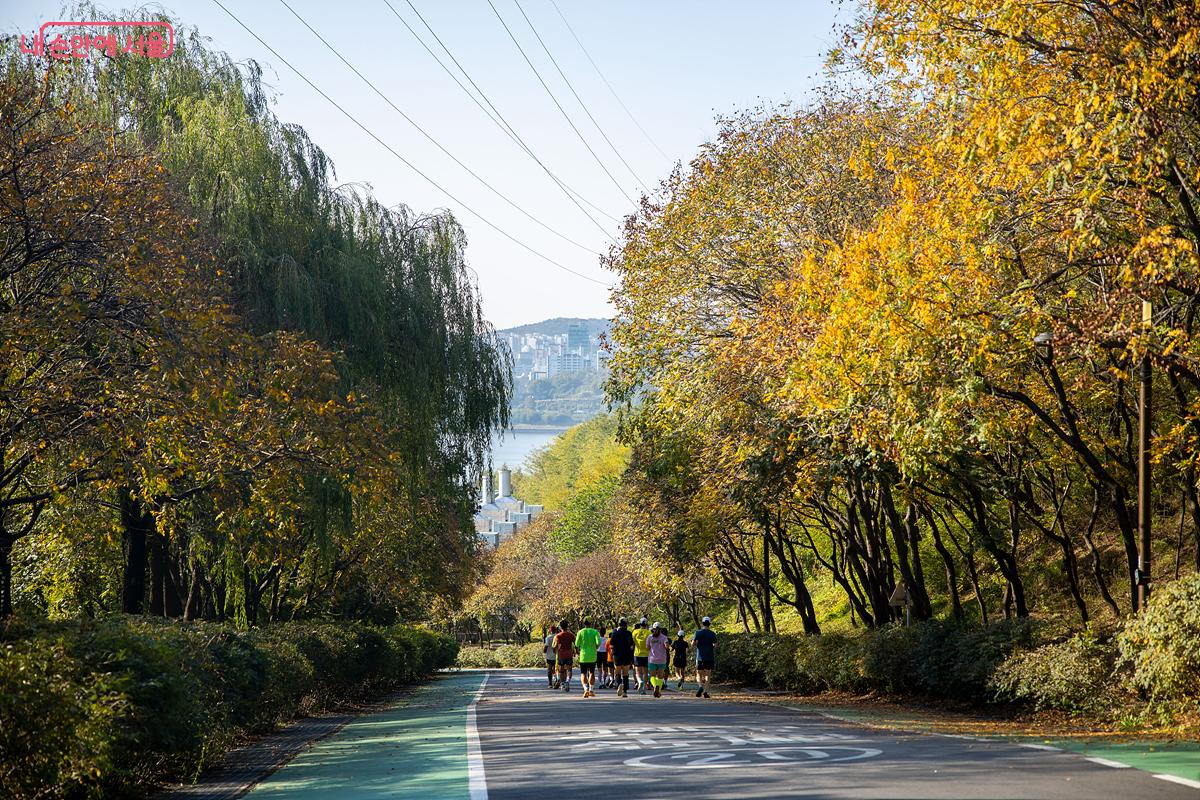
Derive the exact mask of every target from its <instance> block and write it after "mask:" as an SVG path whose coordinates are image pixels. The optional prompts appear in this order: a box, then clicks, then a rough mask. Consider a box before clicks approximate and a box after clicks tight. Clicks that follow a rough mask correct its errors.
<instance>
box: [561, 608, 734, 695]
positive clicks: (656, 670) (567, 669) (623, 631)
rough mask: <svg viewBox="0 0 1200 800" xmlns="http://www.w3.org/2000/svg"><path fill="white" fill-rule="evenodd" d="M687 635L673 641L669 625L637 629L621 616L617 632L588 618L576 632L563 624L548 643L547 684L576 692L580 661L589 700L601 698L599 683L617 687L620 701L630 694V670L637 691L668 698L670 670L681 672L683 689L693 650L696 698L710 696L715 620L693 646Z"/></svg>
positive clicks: (706, 622) (640, 624) (642, 622)
mask: <svg viewBox="0 0 1200 800" xmlns="http://www.w3.org/2000/svg"><path fill="white" fill-rule="evenodd" d="M685 635H686V634H685V633H684V632H683V631H682V630H680V631H679V632H678V633H676V635H675V638H674V639H672V638H671V636H670V634H669V633H667V630H666V628H664V627H663V625H661V624H660V623H658V622H655V623H654V624H653V625H651V624H650V623H649V621H647V619H646V618H645V617H642V618H641V619H639V620H638V621H637V622H636V623H635V624H634V626H633V628H632V629H631V628H630V627H629V622H628V620H626V619H625V617H621V619H620V620H618V621H617V627H615V628H613V629H612V631H611V632H608V631H607V630H606V629H605V628H603V627H601V628H593V627H592V622H591V620H587V619H585V620H584V621H583V625H582V627H580V629H579V630H578V631H572V630H571V627H570V624H569V623H568V621H567V620H563V621H562V622H561V623H560V624H558V625H552V626H551V627H550V632H549V633H548V634H547V635H546V638H545V639H544V640H543V643H542V645H543V651H544V653H545V656H546V686H547V688H549V689H561V690H562V691H564V692H569V691H571V678H572V677H573V675H574V672H575V665H576V663H578V665H579V682H580V683H581V684H582V686H583V696H584V697H595V696H596V687H597V681H599V686H600V688H603V689H612V688H615V689H616V690H617V697H625V696H627V695H628V694H629V691H630V690H629V677H630V670H632V671H633V677H634V681H635V687H634V691H636V692H637V693H638V694H646V692H647V689H648V688H653V691H654V696H655V697H662V690H663V688H664V687H665V686H666V684H667V681H668V680H669V679H670V675H669V672H668V671H669V670H670V669H673V670H674V673H675V675H674V676H675V680H676V682H677V683H676V689H682V688H683V682H684V680H685V678H686V673H687V665H688V657H687V654H688V648H689V646H690V647H691V648H693V649H694V650H695V653H696V697H708V696H709V695H708V683H709V680H710V679H711V678H712V671H713V667H714V665H715V662H716V648H717V634H716V633H715V632H714V631H713V630H712V620H711V619H710V618H708V617H705V618H704V619H703V620H702V621H701V623H700V628H699V629H698V630H697V631H696V632H695V633H693V634H692V637H691V641H690V642H689V641H688V640H687V639H685ZM597 675H599V678H597Z"/></svg>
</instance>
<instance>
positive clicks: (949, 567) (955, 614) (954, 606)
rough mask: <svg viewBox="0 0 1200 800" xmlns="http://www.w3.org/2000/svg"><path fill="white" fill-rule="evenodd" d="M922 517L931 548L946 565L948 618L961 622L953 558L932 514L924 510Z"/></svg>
mask: <svg viewBox="0 0 1200 800" xmlns="http://www.w3.org/2000/svg"><path fill="white" fill-rule="evenodd" d="M924 515H925V521H926V522H928V523H929V530H930V532H931V533H932V534H933V547H934V549H936V550H937V552H938V555H939V556H941V557H942V563H943V564H945V565H946V587H947V589H948V590H949V591H950V616H951V617H952V618H954V619H956V620H961V619H963V617H964V616H965V615H964V614H963V607H962V598H961V597H960V596H959V594H958V569H957V567H955V565H954V556H953V555H952V554H951V553H950V551H949V550H948V549H946V545H945V543H943V542H942V535H941V533H940V532H939V531H938V526H937V523H936V522H935V521H934V519H933V513H932V512H931V511H929V509H928V508H926V509H924Z"/></svg>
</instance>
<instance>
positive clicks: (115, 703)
mask: <svg viewBox="0 0 1200 800" xmlns="http://www.w3.org/2000/svg"><path fill="white" fill-rule="evenodd" d="M457 650H458V645H457V643H456V642H455V641H454V640H453V639H451V638H449V637H446V636H442V635H440V634H434V633H431V632H429V631H425V630H421V629H417V628H409V627H400V626H397V627H390V628H376V627H371V626H367V625H362V624H358V623H338V624H333V623H323V624H315V623H314V624H309V623H281V624H276V625H272V626H270V627H269V628H265V629H256V630H250V631H237V630H234V629H232V628H230V627H227V626H223V625H218V624H210V623H189V624H180V623H178V622H174V621H170V622H167V621H163V622H155V621H151V620H147V619H144V618H139V617H119V616H118V617H112V618H109V619H104V620H100V621H95V622H82V623H80V622H71V623H38V624H27V623H22V622H19V621H10V622H9V623H7V624H6V625H5V626H4V627H2V628H0V786H3V787H4V791H3V792H2V794H3V795H4V796H5V797H13V798H32V797H81V796H85V797H127V796H139V795H144V794H146V793H148V792H150V791H152V790H153V789H154V787H155V786H156V785H159V784H161V783H163V782H164V781H167V780H172V779H174V780H179V779H183V780H189V779H193V778H194V777H195V776H196V775H197V774H198V773H199V772H200V770H201V769H202V768H204V767H205V766H206V765H207V764H209V763H211V762H213V761H214V760H215V759H217V758H218V757H219V756H220V755H221V754H222V753H223V752H225V751H226V750H227V749H228V748H229V747H231V746H232V745H233V744H234V743H236V742H237V741H238V740H239V739H240V738H242V737H245V736H246V735H249V734H258V733H263V732H267V731H270V730H273V729H274V728H275V727H277V726H278V725H279V724H281V723H283V722H286V721H288V720H290V719H293V718H295V717H297V716H304V715H309V714H314V713H318V712H321V711H325V710H327V709H331V708H335V707H337V706H339V705H341V704H344V703H354V702H362V701H365V700H369V699H371V698H375V697H379V696H381V695H383V694H385V693H387V692H388V691H390V690H393V689H395V688H398V687H400V686H403V685H406V684H411V683H413V682H416V681H419V680H422V679H424V678H427V677H428V676H430V675H431V674H432V673H434V672H435V671H437V670H439V669H444V668H446V667H449V666H450V665H452V664H453V663H454V659H455V656H456V655H457ZM12 720H16V721H18V724H16V725H14V724H11V723H10V721H12Z"/></svg>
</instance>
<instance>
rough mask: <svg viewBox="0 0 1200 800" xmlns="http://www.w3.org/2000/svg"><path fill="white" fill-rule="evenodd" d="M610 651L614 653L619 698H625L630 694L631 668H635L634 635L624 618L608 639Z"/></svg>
mask: <svg viewBox="0 0 1200 800" xmlns="http://www.w3.org/2000/svg"><path fill="white" fill-rule="evenodd" d="M608 649H609V650H610V651H611V652H612V659H613V668H614V669H615V670H616V673H617V697H624V696H625V695H627V694H628V693H629V668H630V667H631V666H633V634H632V633H630V632H629V622H628V620H626V619H625V618H624V617H621V619H620V621H619V622H618V623H617V627H616V628H615V629H614V630H613V632H612V635H611V636H609V637H608Z"/></svg>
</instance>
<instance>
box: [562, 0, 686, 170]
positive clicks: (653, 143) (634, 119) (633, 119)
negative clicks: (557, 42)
mask: <svg viewBox="0 0 1200 800" xmlns="http://www.w3.org/2000/svg"><path fill="white" fill-rule="evenodd" d="M550 5H552V6H554V10H555V11H557V12H558V18H559V19H561V20H562V21H563V25H565V26H567V30H568V31H570V33H571V38H572V39H574V40H575V44H577V45H579V49H580V50H582V51H583V54H584V56H586V57H587V60H588V63H589V64H591V65H592V69H594V70H596V74H597V75H599V76H600V80H602V81H604V85H605V86H607V87H608V91H609V92H611V93H612V96H613V99H614V100H616V101H617V103H618V104H619V105H620V106H621V108H622V109H623V110H624V111H625V116H627V117H629V121H630V122H632V123H633V124H634V125H635V126H636V127H637V129H638V130H639V131H641V132H642V136H645V137H646V141H647V142H649V143H650V146H651V147H653V148H654V149H655V150H657V151H658V152H659V155H661V156H662V157H663V158H666V159H669V158H670V156H669V155H667V154H666V153H664V152H663V149H662V148H661V147H659V146H658V142H656V141H654V138H653V137H651V136H650V134H649V133H647V132H646V129H645V128H643V127H642V123H640V122H638V121H637V117H635V116H634V115H633V112H632V111H630V110H629V106H627V105H625V101H624V100H622V99H621V96H620V95H619V94H617V90H616V89H614V88H613V85H612V84H611V83H609V81H608V78H606V77H604V73H603V72H601V71H600V67H599V66H598V65H597V64H596V61H595V60H594V59H593V58H592V54H591V53H589V52H588V49H587V48H586V47H584V46H583V42H582V41H580V40H579V37H578V36H577V35H576V34H575V29H574V28H572V27H571V23H569V22H567V18H566V16H564V15H563V12H562V9H560V8H559V7H558V3H557V2H555V0H550Z"/></svg>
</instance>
